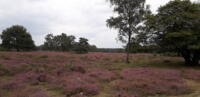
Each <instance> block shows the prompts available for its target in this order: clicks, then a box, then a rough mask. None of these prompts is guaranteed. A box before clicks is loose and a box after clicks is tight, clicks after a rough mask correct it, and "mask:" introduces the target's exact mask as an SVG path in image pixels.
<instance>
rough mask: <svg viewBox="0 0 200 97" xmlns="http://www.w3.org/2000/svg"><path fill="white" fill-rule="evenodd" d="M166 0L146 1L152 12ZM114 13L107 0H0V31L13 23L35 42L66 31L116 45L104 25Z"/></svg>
mask: <svg viewBox="0 0 200 97" xmlns="http://www.w3.org/2000/svg"><path fill="white" fill-rule="evenodd" d="M168 1H169V0H147V3H148V4H150V5H151V8H152V10H153V11H154V12H155V11H156V10H157V8H158V7H159V6H161V5H163V4H165V3H167V2H168ZM112 15H113V12H112V9H111V8H110V4H109V3H108V2H106V0H0V32H2V30H3V29H5V28H7V27H10V26H12V25H15V24H18V25H23V26H24V27H26V28H27V29H28V31H29V32H30V33H31V35H32V37H33V39H34V41H35V44H36V45H41V44H42V43H43V42H44V37H45V36H46V35H47V34H49V33H52V34H54V35H57V34H60V33H66V34H67V35H75V36H76V37H85V38H88V39H89V42H90V43H91V44H95V45H96V46H97V47H100V48H118V47H122V44H121V43H120V42H119V41H117V40H116V37H117V32H116V31H114V30H110V29H109V28H107V27H106V19H108V18H109V17H110V16H112Z"/></svg>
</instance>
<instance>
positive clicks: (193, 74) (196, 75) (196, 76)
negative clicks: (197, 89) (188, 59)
mask: <svg viewBox="0 0 200 97" xmlns="http://www.w3.org/2000/svg"><path fill="white" fill-rule="evenodd" d="M182 75H183V77H184V78H186V79H189V80H195V81H198V82H199V81H200V71H199V70H194V69H184V70H182Z"/></svg>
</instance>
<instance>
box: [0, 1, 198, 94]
mask: <svg viewBox="0 0 200 97" xmlns="http://www.w3.org/2000/svg"><path fill="white" fill-rule="evenodd" d="M108 2H110V4H111V6H112V7H111V8H113V12H114V13H115V15H114V16H113V17H110V18H109V19H108V20H107V26H108V27H109V28H113V29H116V30H117V31H118V39H119V40H120V41H121V42H122V43H124V44H125V46H124V48H119V49H115V48H97V47H96V46H95V45H91V44H90V43H89V40H88V39H86V38H83V37H80V38H79V39H78V41H76V37H75V36H73V35H67V34H65V33H62V34H60V35H53V34H48V35H46V37H45V41H44V43H43V44H42V45H40V46H36V45H35V43H34V40H33V39H32V36H31V32H29V31H28V30H27V29H26V28H25V27H24V26H21V25H14V26H11V27H9V28H6V29H5V30H3V32H2V34H1V40H2V43H1V45H0V50H1V52H0V97H199V96H200V64H199V60H200V26H199V25H200V4H199V3H197V2H191V1H190V0H171V1H170V2H168V3H167V4H166V5H163V6H161V7H160V8H159V9H158V12H157V13H156V14H154V13H152V12H151V10H150V6H149V5H146V3H145V0H108ZM99 41H102V40H99Z"/></svg>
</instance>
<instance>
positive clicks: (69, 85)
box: [0, 52, 200, 97]
mask: <svg viewBox="0 0 200 97" xmlns="http://www.w3.org/2000/svg"><path fill="white" fill-rule="evenodd" d="M124 56H125V54H123V53H88V54H74V53H62V52H0V97H171V96H173V97H195V96H193V95H198V92H199V91H200V89H199V88H198V87H197V86H200V83H199V81H200V70H199V69H198V68H199V67H184V66H183V65H182V64H183V62H184V60H183V59H182V58H180V57H169V56H160V55H155V54H154V55H153V54H132V55H131V64H126V63H124V60H125V59H124ZM185 95H186V96H185ZM190 95H192V96H190Z"/></svg>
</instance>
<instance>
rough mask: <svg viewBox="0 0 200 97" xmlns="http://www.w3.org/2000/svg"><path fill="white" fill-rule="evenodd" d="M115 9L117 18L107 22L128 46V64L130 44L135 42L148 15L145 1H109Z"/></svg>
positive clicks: (114, 17) (127, 60)
mask: <svg viewBox="0 0 200 97" xmlns="http://www.w3.org/2000/svg"><path fill="white" fill-rule="evenodd" d="M109 1H110V3H111V5H112V6H113V8H114V10H113V11H114V12H116V13H117V15H116V16H113V17H111V18H110V19H108V20H107V25H108V27H110V28H115V29H117V30H118V32H119V34H118V38H119V40H120V41H122V42H123V43H127V46H126V52H127V57H126V62H127V63H130V61H129V53H130V43H131V42H132V41H133V40H134V36H135V34H137V33H138V30H139V29H138V27H139V26H138V25H139V24H140V23H141V22H142V21H143V19H144V15H145V13H146V9H145V8H148V7H145V0H109Z"/></svg>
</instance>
